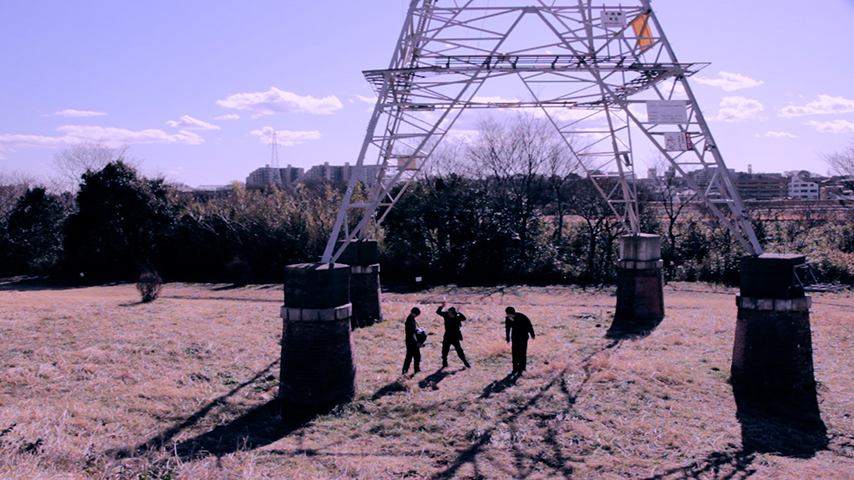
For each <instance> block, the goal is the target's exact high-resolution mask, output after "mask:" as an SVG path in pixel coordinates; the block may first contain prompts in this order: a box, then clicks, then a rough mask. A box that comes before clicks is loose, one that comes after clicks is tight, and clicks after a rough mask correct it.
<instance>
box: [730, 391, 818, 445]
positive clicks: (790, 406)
mask: <svg viewBox="0 0 854 480" xmlns="http://www.w3.org/2000/svg"><path fill="white" fill-rule="evenodd" d="M733 394H734V396H735V403H736V407H737V412H736V417H737V418H738V421H739V422H740V423H741V443H742V448H743V449H744V451H745V452H748V453H774V454H777V455H782V456H786V457H793V458H812V457H813V456H814V455H815V454H816V453H817V452H818V451H819V450H826V449H827V448H828V438H827V427H826V426H825V424H824V422H823V421H822V419H821V412H820V411H819V408H818V394H817V392H816V388H815V384H812V385H811V386H807V387H804V388H801V389H797V390H795V391H791V392H785V393H781V392H775V393H774V394H770V393H764V394H757V393H756V392H754V391H751V390H750V389H747V388H744V387H739V386H736V385H734V386H733Z"/></svg>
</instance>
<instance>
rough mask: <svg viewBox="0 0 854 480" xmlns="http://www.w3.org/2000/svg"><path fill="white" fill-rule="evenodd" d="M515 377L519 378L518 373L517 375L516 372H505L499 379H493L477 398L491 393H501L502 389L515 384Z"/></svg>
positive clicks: (486, 396)
mask: <svg viewBox="0 0 854 480" xmlns="http://www.w3.org/2000/svg"><path fill="white" fill-rule="evenodd" d="M517 378H519V375H517V374H516V373H510V374H507V376H506V377H504V378H502V379H501V380H495V381H494V382H492V383H490V384H489V385H487V386H486V388H484V389H483V393H481V394H480V397H478V398H480V399H485V398H489V397H490V396H492V394H493V393H501V392H503V391H504V390H507V389H508V388H510V387H512V386H513V385H516V379H517Z"/></svg>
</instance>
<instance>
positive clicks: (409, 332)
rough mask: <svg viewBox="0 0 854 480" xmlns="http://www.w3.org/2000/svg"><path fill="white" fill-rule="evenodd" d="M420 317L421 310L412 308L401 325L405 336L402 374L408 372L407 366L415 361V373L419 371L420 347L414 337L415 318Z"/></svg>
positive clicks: (416, 327)
mask: <svg viewBox="0 0 854 480" xmlns="http://www.w3.org/2000/svg"><path fill="white" fill-rule="evenodd" d="M418 315H421V310H420V309H419V308H418V307H412V310H410V311H409V316H407V317H406V321H405V322H404V323H403V330H404V334H405V335H406V359H404V360H403V374H404V375H406V372H408V371H409V364H410V362H412V361H413V360H414V361H415V373H418V372H420V371H421V345H420V342H419V341H418V337H417V336H416V332H417V331H418V322H417V321H415V318H416V317H418Z"/></svg>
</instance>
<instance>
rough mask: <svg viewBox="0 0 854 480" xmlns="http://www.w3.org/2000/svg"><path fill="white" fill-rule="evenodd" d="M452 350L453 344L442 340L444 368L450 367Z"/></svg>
mask: <svg viewBox="0 0 854 480" xmlns="http://www.w3.org/2000/svg"><path fill="white" fill-rule="evenodd" d="M450 349H451V343H450V342H449V341H448V340H442V366H443V367H447V366H448V350H450Z"/></svg>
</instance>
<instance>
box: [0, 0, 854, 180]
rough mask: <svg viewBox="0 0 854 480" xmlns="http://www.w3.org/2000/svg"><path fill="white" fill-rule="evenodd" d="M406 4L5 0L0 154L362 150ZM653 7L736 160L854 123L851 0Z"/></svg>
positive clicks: (30, 159)
mask: <svg viewBox="0 0 854 480" xmlns="http://www.w3.org/2000/svg"><path fill="white" fill-rule="evenodd" d="M519 3H520V4H525V3H532V2H531V1H523V2H519ZM617 3H618V2H617ZM408 5H409V2H408V1H406V0H377V1H373V2H343V1H338V0H333V1H329V2H304V3H300V4H299V7H295V6H293V5H288V4H287V3H286V2H274V1H269V0H259V1H257V2H253V3H252V4H251V6H247V5H246V4H234V3H231V2H224V1H206V2H202V1H200V0H188V1H186V2H180V3H175V2H146V3H139V4H127V3H115V2H107V1H105V0H83V1H81V2H74V3H73V4H72V3H67V2H58V1H52V2H47V4H45V3H43V2H36V3H34V2H4V3H3V4H2V5H0V65H2V69H3V72H4V75H3V76H2V77H0V172H21V173H25V174H28V175H32V176H35V177H36V178H38V179H47V178H48V177H50V175H52V173H53V172H52V170H53V158H54V155H55V154H56V153H57V152H58V151H60V150H62V149H63V148H67V147H69V146H71V145H73V144H75V143H78V142H86V141H102V142H104V143H105V144H108V145H111V146H119V145H128V146H129V147H130V149H129V154H130V155H131V156H132V157H135V158H137V159H139V160H141V162H142V163H141V168H142V170H143V172H144V173H145V174H147V175H165V176H166V177H167V179H169V180H170V181H175V182H180V183H185V184H187V185H190V186H194V187H195V186H199V185H215V184H226V183H228V182H230V181H244V180H245V179H246V176H247V175H248V173H249V172H251V171H252V170H254V169H256V168H258V167H263V166H264V165H265V164H267V163H270V145H269V137H270V136H271V133H272V132H273V131H276V132H277V141H278V143H279V145H280V149H279V162H280V165H287V164H291V165H294V166H295V167H301V168H304V169H305V170H308V169H309V168H311V166H313V165H319V164H323V163H324V162H329V163H330V164H333V165H343V164H344V163H345V162H349V163H350V164H351V165H352V164H355V162H356V160H357V155H358V151H359V148H360V146H361V142H362V139H363V135H364V133H365V128H366V126H367V122H368V117H369V115H370V110H371V109H372V107H373V102H374V95H373V92H372V91H371V89H370V88H369V85H368V83H367V82H366V81H365V80H364V78H363V76H362V73H361V72H362V70H368V69H377V68H385V67H386V66H387V65H388V62H389V60H390V58H391V53H392V51H393V49H394V46H395V42H396V40H397V37H398V35H399V33H400V28H401V25H402V22H403V20H404V17H405V14H406V10H407V8H408ZM652 7H653V9H654V10H655V11H656V14H657V16H658V18H659V20H660V21H661V23H662V25H663V28H664V33H665V34H666V35H667V37H668V39H669V41H670V43H671V45H672V46H673V48H674V50H675V52H676V56H677V58H679V59H680V60H681V61H687V62H710V63H711V65H710V66H708V67H706V68H705V69H704V70H702V71H701V72H699V73H698V74H697V75H695V76H694V77H692V78H691V80H690V82H691V85H692V89H693V90H694V93H695V94H696V96H697V99H698V102H699V104H700V107H701V108H702V110H703V112H704V114H705V116H706V118H707V119H708V120H709V121H710V127H711V129H712V134H713V135H714V137H715V140H716V142H717V144H718V146H719V148H720V149H721V151H722V153H723V156H724V160H725V161H726V163H727V166H728V167H730V168H733V169H735V170H737V171H747V169H748V165H751V166H752V170H753V171H754V172H784V171H790V170H809V171H813V172H816V173H821V174H826V173H827V171H828V167H827V165H826V164H824V162H823V161H822V160H821V156H822V155H823V154H829V153H833V152H835V151H839V150H841V149H843V148H845V147H846V146H847V145H849V144H850V143H851V141H852V138H854V93H852V91H851V88H850V85H852V84H854V66H852V65H851V64H850V62H847V61H846V60H847V58H849V57H850V52H849V48H850V47H849V46H848V45H847V44H846V43H845V42H844V41H840V40H839V36H840V34H841V32H845V31H847V29H848V28H849V26H850V25H851V24H852V23H854V2H852V1H850V0H828V1H826V2H822V3H821V5H820V7H818V6H806V7H805V6H804V4H803V3H801V2H797V3H796V2H794V1H792V0H783V1H771V0H754V1H751V2H743V1H736V0H719V1H717V2H702V3H701V2H685V1H678V0H653V1H652ZM469 113H470V114H469ZM497 114H499V115H500V114H501V113H497ZM477 115H479V113H477V112H467V113H466V114H465V115H464V117H463V119H461V123H460V124H459V125H458V128H459V129H461V130H472V129H474V128H475V125H476V121H477ZM652 156H654V154H653V153H652V152H651V151H650V152H647V151H645V149H644V147H642V146H641V147H639V148H636V152H635V157H636V159H637V160H639V161H640V162H643V161H644V160H645V159H646V158H651V157H652ZM645 171H646V168H645V167H638V173H639V174H642V172H645Z"/></svg>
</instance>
